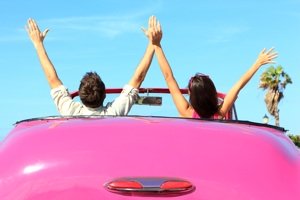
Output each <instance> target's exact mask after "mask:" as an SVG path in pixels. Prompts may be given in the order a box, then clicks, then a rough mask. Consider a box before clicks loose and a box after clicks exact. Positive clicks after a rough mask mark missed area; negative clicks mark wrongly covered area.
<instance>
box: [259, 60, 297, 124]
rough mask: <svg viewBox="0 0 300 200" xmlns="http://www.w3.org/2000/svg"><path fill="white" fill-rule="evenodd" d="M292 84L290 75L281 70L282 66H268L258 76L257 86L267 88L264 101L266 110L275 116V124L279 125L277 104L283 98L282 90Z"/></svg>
mask: <svg viewBox="0 0 300 200" xmlns="http://www.w3.org/2000/svg"><path fill="white" fill-rule="evenodd" d="M289 83H290V84H292V79H291V78H290V76H289V75H288V74H287V73H285V72H284V71H283V68H282V66H280V65H279V66H277V67H276V68H275V67H274V66H270V67H269V68H267V69H266V71H264V72H263V73H262V74H261V76H260V83H259V88H262V89H263V90H267V92H266V95H265V103H266V106H267V110H268V112H269V113H270V114H271V115H272V116H273V117H274V118H275V125H276V126H279V109H278V104H279V102H280V100H281V99H282V98H283V91H284V89H285V87H286V85H287V84H289Z"/></svg>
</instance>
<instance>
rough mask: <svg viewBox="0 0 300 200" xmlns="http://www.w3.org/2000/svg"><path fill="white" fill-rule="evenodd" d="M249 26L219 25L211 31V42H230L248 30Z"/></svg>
mask: <svg viewBox="0 0 300 200" xmlns="http://www.w3.org/2000/svg"><path fill="white" fill-rule="evenodd" d="M248 30H249V28H247V27H241V26H227V27H219V28H216V29H214V30H213V31H209V39H208V41H209V42H210V43H225V42H229V41H231V40H232V39H234V37H236V36H238V35H240V34H243V33H245V32H247V31H248Z"/></svg>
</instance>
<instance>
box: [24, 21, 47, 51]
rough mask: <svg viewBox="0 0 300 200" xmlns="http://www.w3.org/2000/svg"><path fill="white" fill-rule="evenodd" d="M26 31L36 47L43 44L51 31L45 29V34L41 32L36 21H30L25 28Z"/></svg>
mask: <svg viewBox="0 0 300 200" xmlns="http://www.w3.org/2000/svg"><path fill="white" fill-rule="evenodd" d="M25 28H26V31H27V33H28V35H29V37H30V39H31V41H32V43H33V44H34V46H35V47H36V46H37V45H38V44H39V43H43V41H44V39H45V37H46V35H47V33H48V31H49V29H45V30H44V31H43V32H41V31H40V29H39V27H38V25H37V23H36V22H35V21H34V19H31V18H30V19H28V21H27V26H26V27H25Z"/></svg>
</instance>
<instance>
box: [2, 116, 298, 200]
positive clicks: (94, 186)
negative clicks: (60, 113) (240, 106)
mask: <svg viewBox="0 0 300 200" xmlns="http://www.w3.org/2000/svg"><path fill="white" fill-rule="evenodd" d="M299 188H300V151H299V149H297V147H296V146H295V145H294V144H293V143H292V142H291V140H290V139H289V138H288V137H287V136H286V135H285V131H284V129H282V128H278V127H273V126H270V125H262V124H258V123H252V122H247V121H236V120H203V119H185V118H169V117H145V116H126V117H113V116H106V117H96V116H93V117H73V118H72V117H47V118H37V119H30V120H24V121H21V122H18V123H17V124H16V126H15V128H14V129H13V130H12V131H11V132H10V133H9V134H8V135H7V137H6V138H5V139H4V141H2V143H0V199H1V200H19V199H20V200H21V199H22V200H38V199H43V200H54V199H55V200H56V199H72V200H83V199H88V200H99V199H102V200H104V199H110V200H122V199H135V200H139V199H157V200H160V199H168V198H170V197H172V198H171V199H182V200H216V199H223V200H250V199H251V200H252V199H255V200H259V199H264V200H265V199H272V200H282V199H289V200H299V199H300V189H299Z"/></svg>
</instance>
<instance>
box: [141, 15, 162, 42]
mask: <svg viewBox="0 0 300 200" xmlns="http://www.w3.org/2000/svg"><path fill="white" fill-rule="evenodd" d="M142 30H143V32H144V34H145V35H146V36H147V37H148V39H149V41H150V42H151V43H152V44H154V45H159V44H160V41H161V38H162V29H161V25H160V23H159V21H158V20H157V19H156V17H155V16H151V17H149V20H148V29H145V28H143V27H142Z"/></svg>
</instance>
